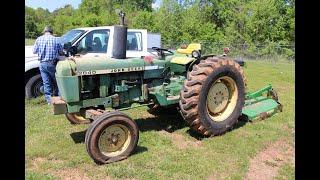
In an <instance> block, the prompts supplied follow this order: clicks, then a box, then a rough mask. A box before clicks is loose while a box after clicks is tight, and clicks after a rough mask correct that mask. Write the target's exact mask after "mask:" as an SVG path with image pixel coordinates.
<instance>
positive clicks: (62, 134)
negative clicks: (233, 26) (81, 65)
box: [25, 61, 295, 179]
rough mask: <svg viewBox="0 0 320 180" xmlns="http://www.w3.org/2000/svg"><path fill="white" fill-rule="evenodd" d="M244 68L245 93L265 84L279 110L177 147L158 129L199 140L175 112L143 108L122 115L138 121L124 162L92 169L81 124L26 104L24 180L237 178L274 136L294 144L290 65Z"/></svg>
mask: <svg viewBox="0 0 320 180" xmlns="http://www.w3.org/2000/svg"><path fill="white" fill-rule="evenodd" d="M247 64H248V66H247V68H245V69H244V71H245V74H246V77H247V80H248V89H249V90H250V91H253V90H256V89H259V88H261V87H263V86H265V85H267V84H269V83H271V84H272V85H273V86H274V89H275V90H276V91H277V92H278V95H279V97H280V101H281V103H282V104H283V106H284V109H283V112H282V113H279V114H276V115H275V116H273V117H270V118H268V119H267V120H264V121H259V122H256V123H239V124H238V125H237V127H236V128H235V129H234V130H232V131H230V132H228V133H226V134H224V135H222V136H217V137H213V138H205V139H202V140H201V142H202V146H200V147H189V148H185V149H179V147H178V146H177V145H176V143H177V142H173V141H172V139H171V138H170V137H168V136H165V135H163V133H160V132H159V130H164V129H170V128H171V130H172V131H174V132H173V133H172V134H179V135H181V136H183V137H184V139H185V140H186V141H192V142H194V141H196V139H197V138H198V139H199V138H200V137H198V136H196V135H194V134H192V133H189V131H188V130H189V128H188V127H187V126H186V125H185V123H184V122H183V120H182V118H181V117H180V115H179V114H178V113H175V112H174V111H173V112H170V113H169V112H166V113H162V114H160V115H159V116H157V117H153V116H152V115H151V114H149V113H148V111H147V110H148V108H147V107H140V108H137V109H131V110H127V111H125V113H127V114H129V115H130V116H131V117H132V118H133V119H135V120H136V121H137V123H138V126H139V129H140V139H139V142H138V148H137V149H136V152H135V153H134V154H133V155H131V156H129V158H128V159H126V160H123V161H120V162H117V163H112V164H108V165H103V166H98V165H96V164H95V163H94V162H93V161H92V160H91V159H90V157H89V156H88V154H87V152H86V149H85V144H84V135H85V130H86V128H87V127H88V126H87V125H76V126H75V125H71V124H70V123H69V122H68V121H67V120H66V118H65V117H64V116H63V115H57V116H54V115H52V109H51V108H52V107H50V106H48V105H46V104H45V102H44V100H43V98H38V99H33V100H26V101H25V105H26V106H25V111H26V120H25V123H26V132H25V134H26V144H25V146H26V157H25V159H26V164H25V166H26V172H27V174H28V176H27V179H37V178H38V177H39V178H40V179H42V178H44V179H50V178H51V177H55V178H58V179H59V174H66V172H67V173H70V174H81V173H82V174H83V173H85V174H86V176H88V177H91V178H93V179H100V178H102V177H106V176H108V177H111V178H112V179H124V178H130V179H207V178H208V177H216V178H217V179H230V178H231V179H242V178H243V177H244V176H245V175H246V173H247V171H248V167H249V162H250V159H251V158H253V157H254V156H255V155H256V154H257V153H258V152H259V151H261V150H262V149H263V148H264V147H265V145H266V144H268V143H272V142H274V141H276V140H278V139H279V138H286V139H288V140H290V141H293V140H294V128H295V110H294V105H295V104H294V103H295V92H294V83H295V77H294V68H295V64H294V63H286V62H277V63H274V62H265V61H249V62H248V63H247ZM279 177H280V178H281V177H286V178H288V179H294V164H289V165H287V164H286V165H285V166H284V167H281V168H280V175H279Z"/></svg>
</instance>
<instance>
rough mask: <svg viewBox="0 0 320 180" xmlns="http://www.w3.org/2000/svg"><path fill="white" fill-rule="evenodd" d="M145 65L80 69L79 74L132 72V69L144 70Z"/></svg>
mask: <svg viewBox="0 0 320 180" xmlns="http://www.w3.org/2000/svg"><path fill="white" fill-rule="evenodd" d="M143 70H144V67H143V66H140V67H129V68H116V69H106V70H90V71H78V72H77V75H78V76H85V75H95V74H109V73H119V72H130V71H143Z"/></svg>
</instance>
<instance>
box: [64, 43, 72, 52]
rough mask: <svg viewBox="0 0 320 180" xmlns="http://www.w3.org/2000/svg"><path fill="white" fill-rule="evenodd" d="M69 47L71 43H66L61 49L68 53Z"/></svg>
mask: <svg viewBox="0 0 320 180" xmlns="http://www.w3.org/2000/svg"><path fill="white" fill-rule="evenodd" d="M70 47H71V42H67V43H64V44H63V49H64V50H66V51H68V50H69V49H70Z"/></svg>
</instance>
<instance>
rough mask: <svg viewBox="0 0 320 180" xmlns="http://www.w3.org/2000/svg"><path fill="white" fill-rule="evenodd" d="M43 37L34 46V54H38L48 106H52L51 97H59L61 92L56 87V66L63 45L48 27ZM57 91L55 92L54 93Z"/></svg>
mask: <svg viewBox="0 0 320 180" xmlns="http://www.w3.org/2000/svg"><path fill="white" fill-rule="evenodd" d="M43 33H44V34H43V35H42V36H40V37H38V38H37V40H36V42H35V43H34V46H33V53H34V54H36V53H37V54H38V59H39V61H40V66H39V69H40V74H41V77H42V81H43V86H44V95H45V99H46V101H47V103H48V104H51V96H52V95H54V96H57V95H58V93H59V91H58V88H57V85H56V77H55V72H56V64H57V62H58V61H59V54H61V53H62V50H63V49H62V45H61V44H60V42H59V39H58V38H57V37H54V36H53V35H52V34H53V30H52V28H51V27H50V26H46V27H45V28H44V30H43ZM54 90H55V91H54Z"/></svg>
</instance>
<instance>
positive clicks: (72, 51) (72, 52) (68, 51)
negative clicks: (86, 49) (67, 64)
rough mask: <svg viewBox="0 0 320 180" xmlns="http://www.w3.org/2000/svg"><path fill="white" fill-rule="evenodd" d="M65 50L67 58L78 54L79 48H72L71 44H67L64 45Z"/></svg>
mask: <svg viewBox="0 0 320 180" xmlns="http://www.w3.org/2000/svg"><path fill="white" fill-rule="evenodd" d="M63 50H64V52H65V56H67V57H69V56H72V55H75V54H76V53H77V47H76V46H72V45H71V42H67V43H65V44H63Z"/></svg>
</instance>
